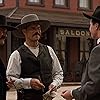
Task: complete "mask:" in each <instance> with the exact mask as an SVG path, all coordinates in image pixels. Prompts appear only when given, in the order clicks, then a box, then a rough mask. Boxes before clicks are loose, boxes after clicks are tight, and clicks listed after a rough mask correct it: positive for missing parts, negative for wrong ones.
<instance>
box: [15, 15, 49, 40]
mask: <svg viewBox="0 0 100 100" xmlns="http://www.w3.org/2000/svg"><path fill="white" fill-rule="evenodd" d="M32 23H33V24H35V23H36V24H39V25H40V26H41V33H43V32H45V31H46V30H47V29H48V28H49V27H50V22H49V21H48V20H40V19H39V18H38V16H37V15H36V14H28V15H25V16H24V17H23V18H22V19H21V24H19V25H18V26H17V28H18V29H19V33H18V32H16V34H15V35H16V37H19V38H24V34H23V33H22V29H23V28H25V27H26V24H32Z"/></svg>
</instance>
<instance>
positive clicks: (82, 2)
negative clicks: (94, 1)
mask: <svg viewBox="0 0 100 100" xmlns="http://www.w3.org/2000/svg"><path fill="white" fill-rule="evenodd" d="M79 6H80V7H84V8H89V0H80V1H79Z"/></svg>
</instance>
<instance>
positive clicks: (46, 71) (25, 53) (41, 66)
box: [18, 44, 53, 86]
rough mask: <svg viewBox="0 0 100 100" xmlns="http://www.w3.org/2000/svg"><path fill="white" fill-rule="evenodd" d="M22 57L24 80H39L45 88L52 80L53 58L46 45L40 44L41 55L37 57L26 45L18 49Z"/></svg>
mask: <svg viewBox="0 0 100 100" xmlns="http://www.w3.org/2000/svg"><path fill="white" fill-rule="evenodd" d="M18 52H19V53H20V56H21V60H22V63H21V75H20V77H22V78H38V79H40V80H41V81H42V82H43V84H44V85H45V86H49V85H50V83H51V82H52V81H53V80H52V58H51V56H50V54H49V50H48V48H47V46H46V45H43V44H39V54H38V56H37V57H36V56H35V55H34V54H33V53H32V52H31V51H30V50H29V49H28V48H27V47H26V46H25V45H22V46H21V47H20V48H18Z"/></svg>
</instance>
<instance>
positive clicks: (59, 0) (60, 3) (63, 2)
mask: <svg viewBox="0 0 100 100" xmlns="http://www.w3.org/2000/svg"><path fill="white" fill-rule="evenodd" d="M54 5H55V6H56V7H66V6H68V0H54Z"/></svg>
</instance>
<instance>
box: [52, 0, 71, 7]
mask: <svg viewBox="0 0 100 100" xmlns="http://www.w3.org/2000/svg"><path fill="white" fill-rule="evenodd" d="M53 7H54V8H69V0H65V4H64V5H56V4H55V0H53Z"/></svg>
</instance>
